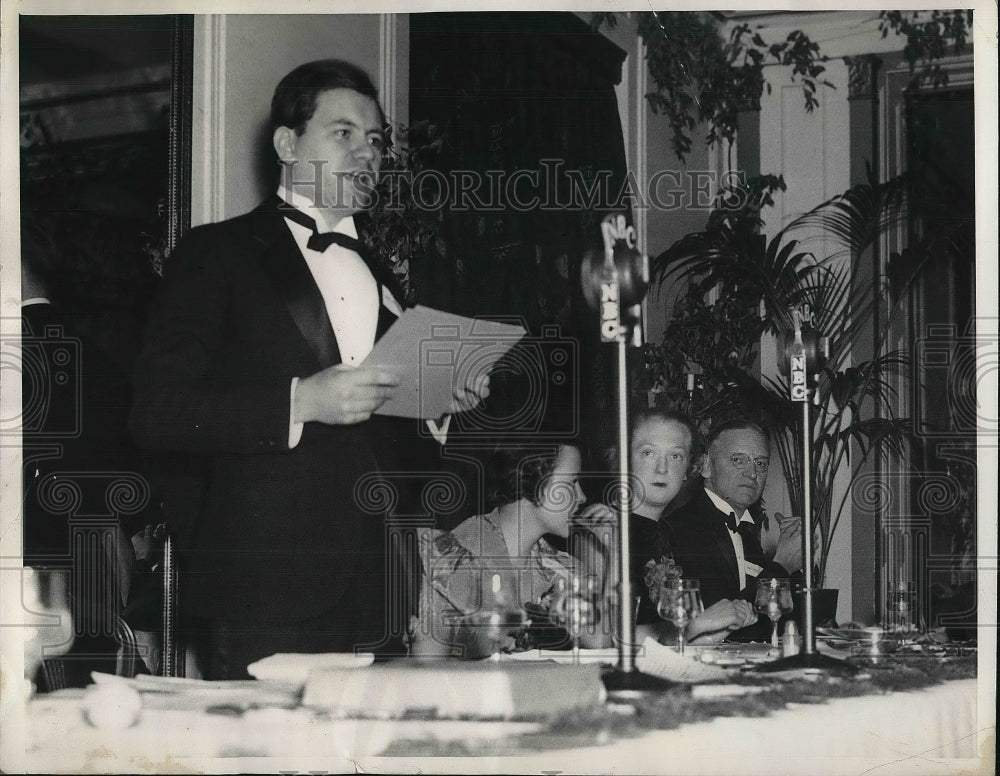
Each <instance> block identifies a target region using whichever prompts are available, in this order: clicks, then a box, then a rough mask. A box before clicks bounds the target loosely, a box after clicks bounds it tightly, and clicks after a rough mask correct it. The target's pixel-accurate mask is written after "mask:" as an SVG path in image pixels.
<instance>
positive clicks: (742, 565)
mask: <svg viewBox="0 0 1000 776" xmlns="http://www.w3.org/2000/svg"><path fill="white" fill-rule="evenodd" d="M705 495H706V496H708V497H709V498H710V499H711V501H712V503H713V504H715V506H716V508H718V510H719V511H720V512H722V513H723V514H724V515H732V514H735V510H734V509H733V508H732V507H731V506H729V504H727V503H726V501H725V499H723V498H722V497H721V496H719V495H717V494H715V493H713V492H712V491H710V490H709V489H708V488H705ZM736 522H737V523H751V524H752V523H753V518H752V517H750V511H749V510H743V514H742V515H739V516H738V517H737V518H736ZM726 529H727V530H729V538H730V540H731V541H732V543H733V550H735V551H736V567H737V568H738V569H739V572H740V590H745V589H746V586H747V574H749V575H750V576H752V577H756V576H757V575H758V574H760V572H761V568H760V566H758V565H757V564H756V563H750V562H749V561H748V560H747V559H746V558H745V557H744V555H743V537H742V536H740V535H739V534H738V533H737V532H736V531H733V530H731V529H729V526H728V525H727V526H726Z"/></svg>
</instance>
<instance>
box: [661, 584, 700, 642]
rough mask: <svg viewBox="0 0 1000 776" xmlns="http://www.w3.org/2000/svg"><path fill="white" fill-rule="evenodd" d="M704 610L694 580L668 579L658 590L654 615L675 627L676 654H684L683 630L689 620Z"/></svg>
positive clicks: (698, 587)
mask: <svg viewBox="0 0 1000 776" xmlns="http://www.w3.org/2000/svg"><path fill="white" fill-rule="evenodd" d="M704 610H705V607H704V606H703V605H702V603H701V585H700V584H699V583H698V580H696V579H681V578H680V577H668V578H667V579H665V580H664V582H663V586H662V587H661V588H660V600H659V601H657V602H656V613H657V614H659V615H660V617H662V618H663V619H664V620H668V621H670V622H672V623H673V624H674V625H675V626H676V627H677V652H678V654H681V655H683V654H684V630H685V628H687V625H688V623H689V622H691V620H693V619H694V618H695V617H697V616H698V615H699V614H701V613H702V612H703V611H704Z"/></svg>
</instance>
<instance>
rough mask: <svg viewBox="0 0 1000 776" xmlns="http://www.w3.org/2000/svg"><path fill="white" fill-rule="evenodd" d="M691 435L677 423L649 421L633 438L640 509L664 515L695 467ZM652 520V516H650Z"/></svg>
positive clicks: (640, 425)
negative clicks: (691, 458) (646, 508)
mask: <svg viewBox="0 0 1000 776" xmlns="http://www.w3.org/2000/svg"><path fill="white" fill-rule="evenodd" d="M690 451H691V432H690V431H688V430H687V428H686V427H685V426H684V425H683V424H681V423H678V422H676V421H673V420H664V419H663V418H655V417H654V418H649V419H647V420H644V421H642V422H640V423H639V425H638V426H637V427H636V429H635V431H634V432H633V434H632V443H631V453H632V454H631V456H630V458H631V468H632V473H633V474H634V475H635V477H636V479H637V480H638V481H639V493H638V499H637V504H636V508H637V509H639V508H641V507H643V506H646V507H650V508H651V511H660V512H662V511H663V509H664V508H665V507H666V506H667V504H669V503H670V501H671V499H673V498H674V496H676V495H677V494H678V493H679V492H680V489H681V485H683V483H684V478H685V476H686V475H687V472H688V469H689V468H690V466H691V461H690ZM650 516H652V515H650Z"/></svg>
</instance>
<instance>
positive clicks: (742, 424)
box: [705, 418, 771, 452]
mask: <svg viewBox="0 0 1000 776" xmlns="http://www.w3.org/2000/svg"><path fill="white" fill-rule="evenodd" d="M745 430H750V431H756V432H757V433H758V434H760V435H761V436H762V437H764V439H766V440H767V443H768V444H769V445H770V444H771V435H770V434H769V433H768V432H767V429H766V428H764V427H763V426H762V425H760V423H757V422H756V421H753V420H750V419H749V418H733V419H731V420H727V421H725V422H724V423H716V424H714V425H713V426H712V428H711V430H710V431H709V432H708V438H707V439H706V440H705V450H706V452H707V451H708V450H710V449H711V447H712V445H713V444H714V443H715V440H716V439H718V438H719V437H720V436H721V435H722V434H723V433H724V432H726V431H745Z"/></svg>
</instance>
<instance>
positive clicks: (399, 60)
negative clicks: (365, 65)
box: [378, 13, 410, 129]
mask: <svg viewBox="0 0 1000 776" xmlns="http://www.w3.org/2000/svg"><path fill="white" fill-rule="evenodd" d="M378 38H379V40H378V43H379V64H378V93H379V99H380V101H381V103H382V107H383V109H384V110H385V112H386V118H387V119H388V120H389V122H390V123H391V124H392V125H393V126H394V127H395V128H396V129H399V128H401V127H406V126H407V125H408V124H409V120H410V116H409V114H410V110H409V109H410V94H409V92H410V17H409V16H408V15H407V14H402V13H383V14H379V31H378Z"/></svg>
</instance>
